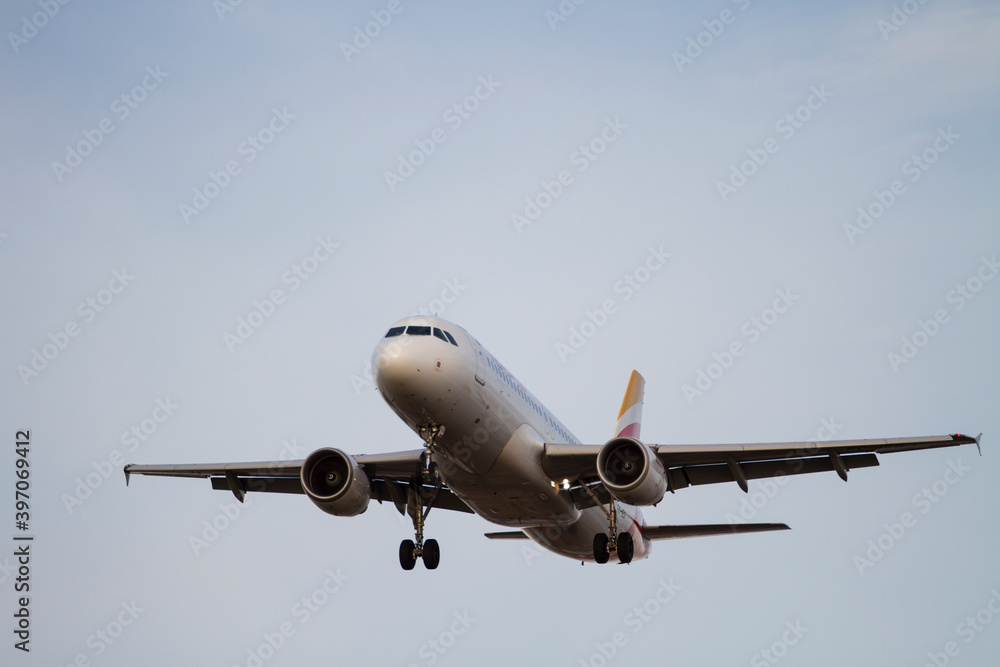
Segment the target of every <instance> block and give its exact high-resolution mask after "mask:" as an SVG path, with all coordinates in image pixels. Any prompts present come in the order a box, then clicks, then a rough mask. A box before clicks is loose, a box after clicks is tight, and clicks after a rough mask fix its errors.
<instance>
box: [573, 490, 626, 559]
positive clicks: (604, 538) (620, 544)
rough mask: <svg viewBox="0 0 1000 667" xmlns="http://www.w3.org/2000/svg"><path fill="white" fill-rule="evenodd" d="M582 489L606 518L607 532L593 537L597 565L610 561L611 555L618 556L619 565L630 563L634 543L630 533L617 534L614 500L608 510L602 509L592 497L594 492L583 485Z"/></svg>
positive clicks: (595, 498) (616, 515)
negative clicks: (613, 536) (614, 536)
mask: <svg viewBox="0 0 1000 667" xmlns="http://www.w3.org/2000/svg"><path fill="white" fill-rule="evenodd" d="M583 488H584V490H585V491H586V492H587V493H589V494H590V497H591V498H593V499H594V502H595V503H597V506H598V507H600V508H601V509H602V510H604V513H605V514H606V515H607V517H608V532H607V533H598V534H597V535H594V560H595V561H597V563H598V564H600V565H603V564H604V563H607V562H608V561H609V560H611V554H612V553H616V554H618V562H619V563H631V562H632V556H633V555H634V553H635V543H634V542H633V541H632V534H631V533H628V532H624V533H619V532H618V522H617V518H618V508H617V507H616V506H615V501H614V499H612V500H611V506H610V509H608V508H606V507H604V504H603V503H601V502H598V501H597V496H595V495H594V492H593V491H591V490H590V488H589V487H587V486H586V485H584V487H583ZM612 535H617V536H618V537H617V538H616V539H612V538H611V537H610V536H612Z"/></svg>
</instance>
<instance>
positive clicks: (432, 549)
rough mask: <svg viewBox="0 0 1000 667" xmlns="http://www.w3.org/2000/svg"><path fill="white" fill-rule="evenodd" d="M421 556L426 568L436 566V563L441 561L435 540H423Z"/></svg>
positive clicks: (439, 550) (431, 568)
mask: <svg viewBox="0 0 1000 667" xmlns="http://www.w3.org/2000/svg"><path fill="white" fill-rule="evenodd" d="M421 558H423V559H424V567H426V568H427V569H428V570H433V569H435V568H437V566H438V563H440V562H441V549H440V547H438V543H437V540H427V541H426V542H424V553H423V556H421Z"/></svg>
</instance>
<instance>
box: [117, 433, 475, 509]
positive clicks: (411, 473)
mask: <svg viewBox="0 0 1000 667" xmlns="http://www.w3.org/2000/svg"><path fill="white" fill-rule="evenodd" d="M421 454H423V450H422V449H411V450H406V451H402V452H391V453H388V454H358V455H356V456H352V457H351V458H353V459H354V461H355V462H356V463H357V464H358V465H359V466H361V468H362V469H363V470H364V471H365V475H366V476H367V477H368V481H369V484H370V487H371V497H372V499H373V500H377V501H378V502H379V503H381V502H383V501H389V502H391V503H393V504H394V505H395V506H396V509H397V510H399V513H400V514H405V513H406V494H407V490H408V488H409V487H410V486H411V485H416V486H417V487H419V489H420V491H421V495H422V496H423V497H424V499H425V500H428V499H430V498H431V497H432V496H433V490H434V486H433V485H431V484H429V483H424V482H422V481H421V476H420V475H419V474H418V473H419V470H420V468H421V466H422V465H423V464H422V462H421V461H420V456H421ZM304 462H305V459H297V460H295V461H257V462H254V463H192V464H186V465H135V464H131V463H130V464H129V465H126V466H125V484H126V485H128V482H129V478H130V477H131V476H132V475H152V476H158V477H199V478H208V479H209V480H210V481H211V483H212V488H213V489H217V490H223V491H232V493H233V495H234V496H236V499H237V500H239V501H240V502H243V498H244V496H245V494H247V493H249V492H263V493H305V491H304V490H303V489H302V482H301V479H300V475H301V472H302V464H303V463H304ZM433 498H434V500H433V503H432V504H431V507H439V508H441V509H447V510H454V511H457V512H468V513H471V512H472V510H471V509H470V508H469V506H468V505H466V504H465V503H464V502H463V501H462V500H461V499H460V498H459V497H458V496H456V495H455V494H454V493H452V491H451V490H450V489H449V488H448V487H447V486H442V487H441V489H440V490H439V491H438V493H437V495H436V496H433Z"/></svg>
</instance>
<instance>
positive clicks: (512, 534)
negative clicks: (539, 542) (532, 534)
mask: <svg viewBox="0 0 1000 667" xmlns="http://www.w3.org/2000/svg"><path fill="white" fill-rule="evenodd" d="M486 537H488V538H490V539H491V540H526V539H528V536H527V535H525V534H524V533H522V532H521V531H519V530H511V531H508V532H502V533H486Z"/></svg>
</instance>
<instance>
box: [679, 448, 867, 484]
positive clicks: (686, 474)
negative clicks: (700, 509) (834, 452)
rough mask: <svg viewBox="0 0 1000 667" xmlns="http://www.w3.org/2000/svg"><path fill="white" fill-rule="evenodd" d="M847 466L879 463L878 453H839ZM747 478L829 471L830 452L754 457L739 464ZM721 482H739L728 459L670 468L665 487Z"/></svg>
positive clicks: (831, 462) (850, 468) (832, 464)
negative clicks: (774, 458) (800, 456)
mask: <svg viewBox="0 0 1000 667" xmlns="http://www.w3.org/2000/svg"><path fill="white" fill-rule="evenodd" d="M840 458H841V460H842V461H843V462H844V465H845V467H846V468H847V470H853V469H854V468H870V467H874V466H877V465H878V457H876V456H875V455H874V454H851V455H847V456H841V457H840ZM740 469H741V470H742V471H743V474H744V475H745V477H746V479H764V478H767V477H781V476H783V475H805V474H809V473H814V472H829V471H832V470H835V469H836V468H835V464H834V462H833V460H832V459H831V458H830V457H829V456H820V457H813V458H809V459H783V460H780V461H755V462H752V463H742V464H740ZM721 482H739V480H738V479H737V478H736V476H735V475H733V470H732V467H731V466H730V465H729V464H727V463H720V464H715V465H691V466H680V467H677V468H671V469H670V470H669V472H668V473H667V489H669V490H670V491H676V490H677V489H683V488H685V487H687V486H700V485H702V484H719V483H721Z"/></svg>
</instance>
